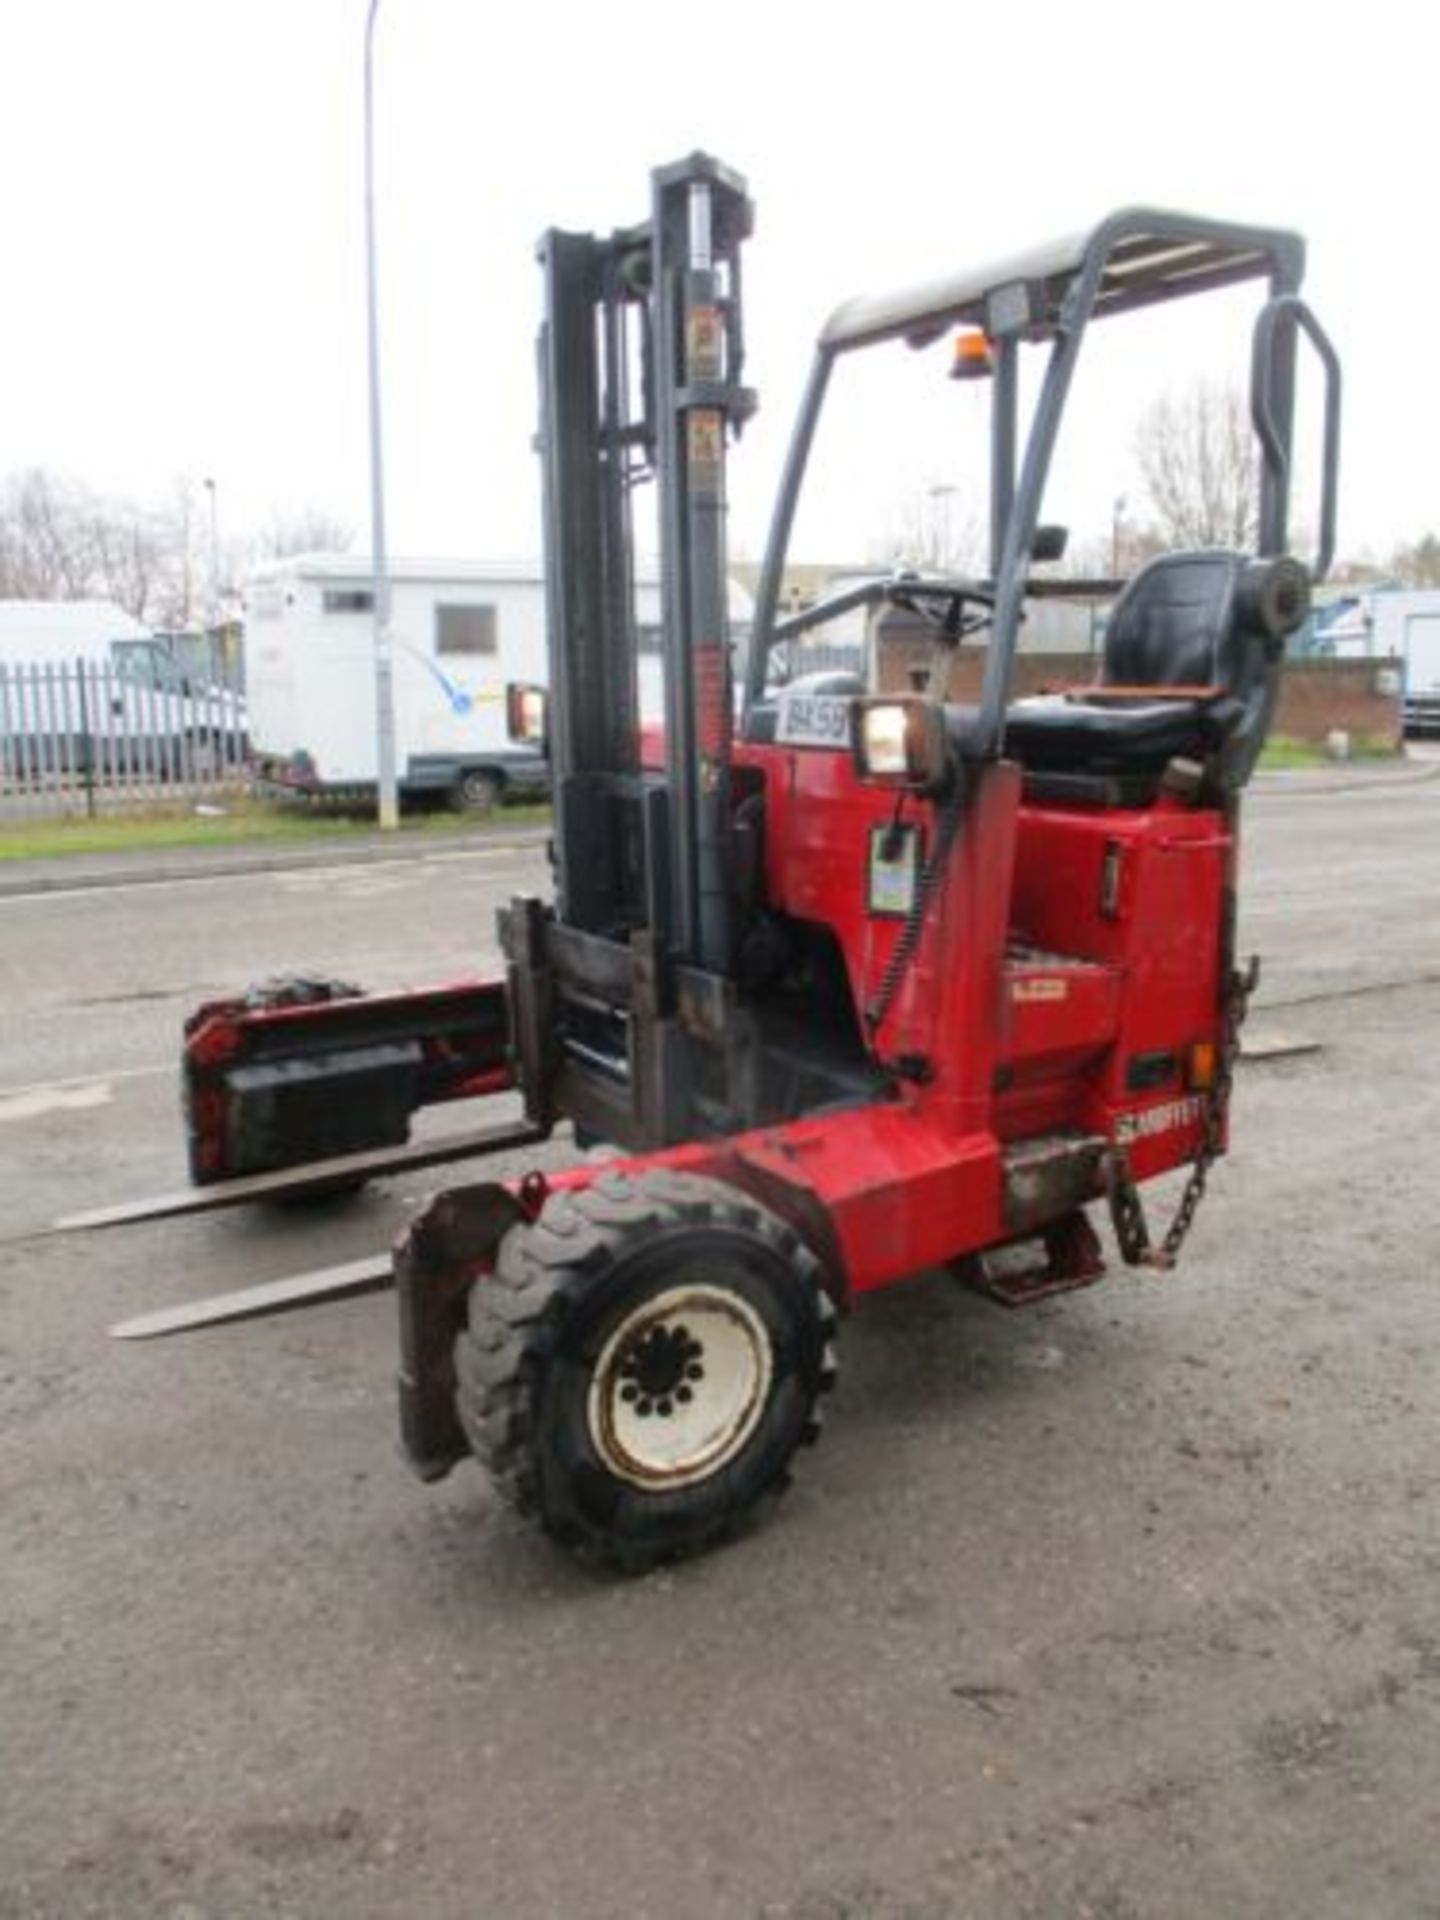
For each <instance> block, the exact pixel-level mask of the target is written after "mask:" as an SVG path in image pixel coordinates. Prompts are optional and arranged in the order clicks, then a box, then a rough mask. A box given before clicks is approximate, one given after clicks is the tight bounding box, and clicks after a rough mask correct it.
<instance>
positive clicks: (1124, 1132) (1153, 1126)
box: [1115, 1093, 1205, 1147]
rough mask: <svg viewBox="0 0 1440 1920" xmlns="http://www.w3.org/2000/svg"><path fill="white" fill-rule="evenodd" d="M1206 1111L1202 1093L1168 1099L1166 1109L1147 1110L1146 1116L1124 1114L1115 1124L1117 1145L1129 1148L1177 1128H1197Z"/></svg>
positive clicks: (1149, 1108) (1154, 1108) (1165, 1103)
mask: <svg viewBox="0 0 1440 1920" xmlns="http://www.w3.org/2000/svg"><path fill="white" fill-rule="evenodd" d="M1204 1111H1205V1102H1204V1101H1203V1100H1202V1099H1201V1098H1200V1096H1199V1095H1198V1094H1194V1093H1192V1094H1190V1095H1189V1096H1188V1097H1187V1098H1186V1099H1184V1100H1167V1101H1165V1102H1164V1104H1163V1105H1162V1106H1158V1107H1147V1108H1146V1109H1145V1111H1144V1113H1122V1114H1121V1116H1120V1118H1119V1119H1118V1120H1117V1121H1116V1122H1115V1144H1116V1146H1119V1147H1128V1146H1129V1145H1130V1144H1131V1143H1132V1141H1135V1140H1149V1139H1150V1138H1151V1137H1152V1136H1153V1135H1155V1134H1157V1133H1173V1132H1174V1131H1175V1130H1176V1128H1177V1127H1190V1126H1194V1125H1195V1124H1196V1122H1197V1121H1198V1120H1199V1119H1200V1118H1201V1116H1202V1115H1203V1113H1204Z"/></svg>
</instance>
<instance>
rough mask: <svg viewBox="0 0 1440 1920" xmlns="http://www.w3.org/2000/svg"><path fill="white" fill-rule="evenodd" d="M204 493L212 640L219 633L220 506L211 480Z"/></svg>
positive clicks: (209, 622) (207, 482) (208, 481)
mask: <svg viewBox="0 0 1440 1920" xmlns="http://www.w3.org/2000/svg"><path fill="white" fill-rule="evenodd" d="M205 491H206V493H207V494H208V495H209V496H210V617H209V621H208V623H207V624H208V625H209V628H210V632H211V636H212V638H216V639H218V637H219V633H220V506H219V496H218V493H217V490H216V486H215V482H214V481H213V480H211V479H208V478H207V479H206V481H205Z"/></svg>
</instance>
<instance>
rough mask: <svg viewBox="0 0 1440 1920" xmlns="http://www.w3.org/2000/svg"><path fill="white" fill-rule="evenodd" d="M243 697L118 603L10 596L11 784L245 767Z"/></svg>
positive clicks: (206, 774)
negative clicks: (80, 777)
mask: <svg viewBox="0 0 1440 1920" xmlns="http://www.w3.org/2000/svg"><path fill="white" fill-rule="evenodd" d="M248 744H249V743H248V739H247V736H246V716H245V707H244V700H243V697H242V695H241V694H240V692H239V689H238V688H237V687H233V686H230V685H228V684H227V683H226V682H225V680H224V678H223V675H219V674H218V673H217V674H216V675H215V676H212V675H210V674H208V673H202V672H201V671H200V669H199V667H198V666H197V664H196V662H195V661H194V660H193V659H191V658H188V657H187V658H184V659H182V657H181V656H180V655H179V654H178V653H177V651H176V649H175V646H174V642H173V636H165V637H162V636H160V635H158V634H155V633H153V632H152V631H151V630H150V629H149V628H148V627H146V626H145V625H144V624H143V623H142V622H140V621H138V620H135V619H133V618H132V617H131V616H130V615H129V614H128V613H126V612H125V611H124V609H123V608H121V607H119V606H117V605H115V603H114V602H113V601H108V600H4V601H0V774H3V777H4V779H5V781H6V783H7V785H9V786H12V787H14V786H20V787H24V788H34V787H39V786H53V785H56V784H57V783H63V782H64V781H66V780H72V779H74V778H76V777H79V776H81V775H83V776H84V777H85V778H86V779H88V780H96V779H99V780H101V781H103V782H109V781H112V780H120V779H124V780H130V781H134V780H143V781H144V782H145V783H146V784H160V783H164V782H168V781H174V780H187V781H194V780H201V779H212V778H216V777H220V776H221V775H223V774H225V773H229V772H237V771H239V770H240V768H241V767H242V766H243V764H244V760H245V756H246V753H247V751H248Z"/></svg>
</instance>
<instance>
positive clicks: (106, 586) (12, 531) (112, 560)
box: [0, 467, 351, 631]
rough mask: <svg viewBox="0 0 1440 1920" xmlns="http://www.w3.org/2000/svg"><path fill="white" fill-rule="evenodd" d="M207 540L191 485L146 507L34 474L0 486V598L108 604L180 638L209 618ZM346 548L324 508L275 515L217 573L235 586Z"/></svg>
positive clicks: (238, 543) (341, 530)
mask: <svg viewBox="0 0 1440 1920" xmlns="http://www.w3.org/2000/svg"><path fill="white" fill-rule="evenodd" d="M209 539H210V522H209V516H208V513H207V511H206V508H205V502H204V499H203V497H202V495H201V492H200V488H199V485H198V483H197V482H196V481H195V480H193V479H190V478H189V477H181V478H179V479H177V480H176V481H175V482H174V483H173V485H172V487H171V489H170V493H169V497H168V498H167V499H166V500H165V502H164V503H163V505H161V506H158V507H150V506H145V505H141V504H139V503H137V502H135V501H133V500H124V499H114V498H109V497H106V496H103V495H101V494H97V493H94V492H92V491H91V490H90V489H89V488H87V487H84V486H82V485H80V484H79V483H78V482H76V481H73V480H70V479H67V478H65V477H64V476H62V475H58V474H54V473H51V472H49V471H47V470H46V469H44V468H41V467H36V468H31V469H29V470H27V471H24V472H20V473H14V474H11V475H10V476H9V477H8V478H6V479H3V480H0V599H7V600H80V599H89V598H102V599H106V600H114V601H116V602H117V603H118V604H119V605H120V606H122V607H124V608H125V610H126V612H127V613H131V614H133V615H134V616H135V618H136V619H137V620H145V621H148V622H150V623H152V624H154V625H156V626H160V627H171V628H175V629H177V630H180V631H184V630H186V629H188V628H190V627H192V626H193V625H194V624H195V622H196V621H197V620H201V621H203V620H204V619H205V618H207V617H208V616H209V613H210V611H211V610H210V609H209V607H208V600H207V596H206V591H205V586H204V583H205V582H206V581H207V579H208V578H209V573H210V565H211V559H212V556H211V554H210V550H209ZM350 542H351V534H350V530H349V528H348V527H346V526H344V525H343V524H342V522H340V521H339V520H337V519H335V518H334V516H333V515H330V514H327V513H325V512H324V511H323V510H322V509H321V508H318V507H303V508H300V509H299V510H294V511H284V512H281V511H277V512H276V513H275V514H274V515H273V516H272V518H271V521H270V524H269V525H268V526H267V527H266V528H265V529H264V530H263V531H262V532H260V533H259V534H254V535H250V536H242V537H241V538H239V539H237V540H235V541H233V542H232V543H230V545H229V546H228V547H227V549H226V551H225V553H223V554H222V555H220V556H219V568H218V571H219V573H220V575H221V579H222V580H224V579H228V580H230V581H232V582H233V581H235V580H237V579H238V578H239V577H240V575H241V574H242V573H243V572H244V570H245V568H246V567H247V566H249V565H251V564H253V563H254V562H255V561H256V560H257V559H276V558H280V557H283V556H284V555H287V554H292V553H302V552H314V551H316V550H319V549H326V550H331V551H333V550H335V549H341V550H343V549H344V548H346V547H348V546H349V545H350ZM217 584H218V583H217Z"/></svg>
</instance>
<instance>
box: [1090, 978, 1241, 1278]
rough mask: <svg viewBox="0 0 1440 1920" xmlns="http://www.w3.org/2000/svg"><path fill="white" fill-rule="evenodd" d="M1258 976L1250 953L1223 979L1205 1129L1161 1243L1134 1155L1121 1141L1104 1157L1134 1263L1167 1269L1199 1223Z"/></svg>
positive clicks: (1121, 1235)
mask: <svg viewBox="0 0 1440 1920" xmlns="http://www.w3.org/2000/svg"><path fill="white" fill-rule="evenodd" d="M1259 979H1260V962H1259V959H1258V958H1256V957H1252V958H1251V960H1250V962H1249V964H1248V965H1247V966H1246V968H1245V970H1244V972H1243V973H1242V972H1239V971H1238V970H1235V969H1232V970H1231V973H1230V976H1229V978H1228V980H1227V981H1226V983H1225V1004H1224V1014H1225V1024H1224V1030H1223V1035H1222V1039H1221V1045H1220V1058H1219V1061H1218V1062H1217V1063H1216V1071H1215V1081H1214V1084H1213V1086H1212V1087H1211V1089H1210V1097H1209V1099H1208V1101H1207V1102H1206V1106H1205V1130H1204V1132H1203V1133H1202V1135H1201V1137H1200V1146H1199V1150H1198V1151H1197V1153H1196V1155H1195V1160H1194V1164H1193V1165H1192V1167H1191V1169H1190V1178H1189V1179H1188V1180H1187V1181H1186V1182H1185V1191H1184V1192H1183V1193H1182V1194H1181V1196H1180V1204H1179V1206H1178V1207H1177V1208H1176V1209H1175V1218H1174V1219H1173V1220H1172V1221H1171V1222H1170V1227H1169V1230H1168V1232H1167V1233H1166V1235H1165V1237H1164V1239H1163V1240H1162V1241H1161V1242H1160V1244H1159V1246H1158V1247H1157V1246H1156V1245H1155V1243H1154V1241H1153V1240H1152V1239H1151V1237H1150V1225H1149V1222H1148V1221H1147V1220H1146V1218H1145V1203H1144V1201H1143V1200H1142V1199H1141V1198H1140V1189H1139V1187H1138V1186H1137V1185H1136V1184H1135V1176H1134V1175H1133V1174H1132V1173H1131V1171H1130V1155H1129V1153H1128V1151H1127V1150H1126V1148H1125V1147H1123V1146H1121V1145H1120V1144H1119V1143H1118V1142H1117V1143H1116V1144H1115V1145H1114V1146H1112V1147H1111V1149H1110V1151H1109V1153H1108V1154H1107V1155H1106V1158H1105V1188H1106V1195H1107V1198H1108V1199H1109V1202H1110V1218H1111V1221H1112V1222H1113V1224H1114V1228H1115V1238H1116V1240H1117V1242H1118V1243H1119V1247H1120V1253H1121V1257H1122V1258H1123V1259H1124V1261H1125V1264H1126V1265H1127V1266H1130V1267H1153V1268H1155V1269H1157V1270H1158V1271H1160V1272H1162V1273H1168V1272H1169V1271H1170V1269H1171V1268H1172V1267H1173V1266H1174V1265H1175V1260H1176V1256H1177V1255H1178V1253H1179V1252H1180V1249H1181V1247H1182V1246H1183V1245H1184V1243H1185V1237H1186V1235H1187V1234H1188V1233H1189V1231H1190V1229H1191V1227H1192V1226H1193V1225H1194V1224H1195V1215H1196V1214H1197V1213H1198V1212H1199V1210H1200V1202H1201V1201H1202V1200H1203V1199H1204V1198H1205V1184H1206V1182H1207V1181H1208V1180H1209V1178H1210V1169H1211V1167H1213V1166H1214V1164H1215V1162H1216V1161H1217V1160H1218V1159H1219V1158H1220V1154H1221V1151H1222V1148H1223V1146H1224V1142H1225V1117H1226V1115H1227V1113H1228V1112H1229V1110H1230V1090H1231V1087H1232V1085H1233V1083H1234V1079H1235V1062H1236V1060H1237V1059H1238V1058H1239V1054H1240V1029H1241V1027H1242V1026H1243V1025H1244V1023H1245V1014H1246V1012H1247V1010H1248V1008H1249V1004H1250V996H1251V994H1252V993H1253V992H1254V991H1255V988H1256V985H1257V983H1258V981H1259Z"/></svg>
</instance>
